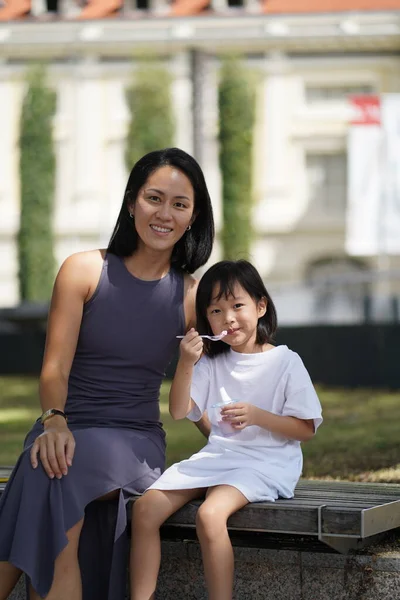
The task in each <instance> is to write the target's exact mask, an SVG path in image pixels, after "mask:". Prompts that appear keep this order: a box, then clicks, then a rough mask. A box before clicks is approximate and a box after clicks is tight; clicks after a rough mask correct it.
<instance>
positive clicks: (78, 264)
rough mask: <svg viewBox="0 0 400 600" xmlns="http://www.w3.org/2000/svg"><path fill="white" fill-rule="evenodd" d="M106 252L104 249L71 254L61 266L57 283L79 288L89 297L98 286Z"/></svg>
mask: <svg viewBox="0 0 400 600" xmlns="http://www.w3.org/2000/svg"><path fill="white" fill-rule="evenodd" d="M105 254H106V251H105V250H103V249H98V250H86V251H83V252H75V253H74V254H71V255H70V256H68V257H67V258H66V259H65V260H64V262H63V263H62V265H61V267H60V270H59V272H58V275H57V280H56V285H57V286H58V287H60V286H61V287H64V286H65V285H66V286H68V288H71V286H72V288H75V289H79V290H80V291H81V292H82V293H83V294H84V296H85V298H86V299H87V298H88V297H89V296H90V295H91V293H92V292H93V291H94V289H95V288H96V286H97V283H98V281H99V278H100V274H101V270H102V267H103V264H104V257H105Z"/></svg>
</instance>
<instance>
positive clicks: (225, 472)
mask: <svg viewBox="0 0 400 600" xmlns="http://www.w3.org/2000/svg"><path fill="white" fill-rule="evenodd" d="M191 397H192V399H193V401H194V403H195V407H194V408H193V410H192V411H191V412H190V413H189V415H188V418H189V419H191V420H192V421H198V420H199V419H200V417H201V416H202V414H203V412H204V411H207V412H208V415H209V418H210V420H211V423H212V429H211V434H210V437H209V440H208V443H207V444H206V446H205V447H204V448H203V449H202V450H200V451H199V452H197V453H196V454H194V455H193V456H191V457H190V458H189V459H187V460H183V461H181V462H179V463H175V464H174V465H172V466H171V467H170V468H169V469H167V470H166V471H165V472H164V473H163V474H162V475H161V477H160V478H159V479H157V481H156V482H155V483H154V484H153V485H152V486H151V487H150V488H149V489H159V490H181V489H192V488H203V487H204V488H208V487H211V486H216V485H221V484H226V485H231V486H233V487H235V488H237V489H238V490H239V491H240V492H241V493H242V494H243V495H244V496H245V497H246V498H247V499H248V500H249V502H257V501H267V500H269V501H274V500H275V499H276V498H278V496H281V497H283V498H291V497H292V496H293V494H294V489H295V486H296V484H297V482H298V480H299V478H300V475H301V471H302V466H303V456H302V452H301V447H300V442H298V441H296V440H289V439H287V438H286V437H284V436H282V435H278V434H276V433H271V432H270V431H267V430H266V429H262V428H261V427H258V426H256V425H253V426H249V427H246V428H245V429H243V430H241V431H239V432H234V433H232V431H228V432H227V431H225V429H226V427H227V424H226V423H223V424H222V427H223V429H221V426H220V425H219V424H218V412H217V411H218V409H215V408H213V405H215V404H218V403H221V402H224V403H226V402H228V401H232V400H235V401H242V402H249V403H252V404H254V405H256V406H258V407H260V408H262V409H264V410H267V411H270V412H272V413H274V414H276V415H286V416H292V417H297V418H299V419H313V420H314V426H315V430H317V428H318V427H319V425H320V424H321V423H322V416H321V405H320V403H319V400H318V397H317V394H316V392H315V390H314V387H313V384H312V382H311V379H310V376H309V374H308V372H307V370H306V368H305V366H304V364H303V362H302V360H301V358H300V357H299V355H298V354H296V353H295V352H292V351H291V350H289V348H288V347H287V346H277V347H275V348H273V349H272V350H268V351H266V352H262V353H258V354H241V353H239V352H235V351H234V350H232V349H230V350H229V352H227V353H226V354H220V355H218V356H216V357H215V358H209V357H207V356H203V357H202V358H201V359H200V361H199V362H198V363H197V365H196V366H195V369H194V374H193V381H192V387H191ZM228 428H229V425H228Z"/></svg>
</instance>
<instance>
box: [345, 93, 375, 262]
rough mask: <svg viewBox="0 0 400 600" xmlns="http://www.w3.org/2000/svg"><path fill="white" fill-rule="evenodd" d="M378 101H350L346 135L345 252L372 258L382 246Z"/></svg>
mask: <svg viewBox="0 0 400 600" xmlns="http://www.w3.org/2000/svg"><path fill="white" fill-rule="evenodd" d="M379 107H380V103H379V98H377V97H376V96H370V97H369V96H365V97H364V98H353V99H352V109H353V115H354V116H353V120H352V123H351V126H350V130H349V135H348V153H347V156H348V189H347V215H346V251H347V253H348V254H350V255H353V256H373V255H376V254H378V253H379V246H380V244H381V240H380V235H381V233H380V231H379V222H380V199H381V195H382V167H383V134H382V128H381V125H380V112H379Z"/></svg>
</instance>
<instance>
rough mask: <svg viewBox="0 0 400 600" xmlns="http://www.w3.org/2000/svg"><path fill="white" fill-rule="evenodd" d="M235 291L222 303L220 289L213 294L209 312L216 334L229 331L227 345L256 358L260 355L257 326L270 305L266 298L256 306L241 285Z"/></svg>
mask: <svg viewBox="0 0 400 600" xmlns="http://www.w3.org/2000/svg"><path fill="white" fill-rule="evenodd" d="M232 291H233V295H232V296H228V298H225V296H221V298H220V299H219V300H218V295H219V287H217V286H216V287H215V288H214V290H213V294H212V299H211V304H210V305H209V307H208V308H207V319H208V322H209V324H210V327H211V329H212V331H213V334H214V335H217V334H219V333H221V331H223V330H224V329H226V330H227V331H228V335H227V336H226V337H224V338H223V341H224V342H225V343H226V344H229V346H231V348H232V349H233V350H235V351H236V352H242V353H245V354H252V353H253V352H257V351H260V348H258V346H257V344H256V337H257V324H258V319H259V318H260V317H262V316H264V315H265V313H266V310H267V303H266V301H265V299H264V298H263V299H262V300H259V301H258V302H256V301H255V300H254V299H253V298H252V297H251V296H250V295H249V294H248V293H247V292H246V290H245V289H243V288H242V286H241V285H239V284H238V283H237V284H235V286H234V288H233V290H232Z"/></svg>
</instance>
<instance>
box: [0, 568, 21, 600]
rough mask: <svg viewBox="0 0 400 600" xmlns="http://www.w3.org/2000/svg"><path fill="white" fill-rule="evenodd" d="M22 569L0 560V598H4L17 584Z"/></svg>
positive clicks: (0, 599) (1, 599)
mask: <svg viewBox="0 0 400 600" xmlns="http://www.w3.org/2000/svg"><path fill="white" fill-rule="evenodd" d="M21 574H22V571H20V570H19V569H17V567H14V565H12V564H11V563H9V562H0V600H6V599H7V598H8V596H9V595H10V594H11V592H12V590H13V589H14V588H15V586H16V585H17V582H18V579H19V578H20V577H21Z"/></svg>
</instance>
